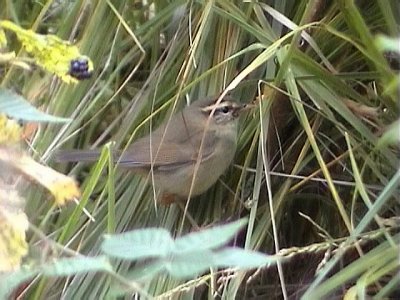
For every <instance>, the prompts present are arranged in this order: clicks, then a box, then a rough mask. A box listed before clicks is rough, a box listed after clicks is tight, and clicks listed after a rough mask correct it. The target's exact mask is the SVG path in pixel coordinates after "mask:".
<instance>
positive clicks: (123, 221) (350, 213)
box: [0, 0, 400, 299]
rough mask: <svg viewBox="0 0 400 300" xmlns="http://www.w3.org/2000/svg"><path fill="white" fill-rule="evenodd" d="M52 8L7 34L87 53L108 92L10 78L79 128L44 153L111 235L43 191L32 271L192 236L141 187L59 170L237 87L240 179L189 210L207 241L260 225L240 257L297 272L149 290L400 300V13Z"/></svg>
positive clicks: (30, 4) (83, 284) (257, 4)
mask: <svg viewBox="0 0 400 300" xmlns="http://www.w3.org/2000/svg"><path fill="white" fill-rule="evenodd" d="M43 2H44V1H43ZM43 2H39V1H7V0H2V1H1V2H0V3H1V7H2V9H1V10H0V18H1V19H8V20H12V21H14V22H15V23H17V24H19V25H20V26H21V27H23V28H32V29H33V30H35V31H37V32H40V33H44V34H45V33H49V32H51V33H55V34H57V36H59V37H61V38H63V39H65V40H70V41H73V42H74V43H76V44H77V45H78V46H79V48H80V51H81V52H82V53H83V54H85V55H87V56H88V57H90V58H91V59H92V61H93V63H94V73H93V76H92V77H91V78H90V79H88V80H83V81H81V82H79V83H78V84H76V85H67V84H64V83H61V82H60V81H59V80H58V79H56V78H54V76H52V74H49V73H45V72H43V71H41V70H39V69H35V70H31V71H21V69H18V68H16V67H12V68H4V69H3V70H2V73H1V74H0V76H1V77H0V80H1V84H2V86H3V87H5V88H8V89H12V90H16V91H18V92H20V93H22V94H23V95H24V96H25V97H26V98H27V99H29V100H30V101H31V102H32V103H33V104H34V105H35V106H36V107H39V108H41V109H42V110H45V111H47V112H49V113H51V114H53V115H56V116H62V117H71V118H73V121H72V122H70V123H68V124H66V125H54V124H48V125H41V126H40V127H39V129H38V131H37V132H36V135H35V136H34V138H33V139H31V140H30V141H29V143H30V147H31V149H32V155H33V156H34V157H35V158H37V159H38V160H39V159H40V160H42V161H45V162H47V163H49V164H50V165H51V166H52V167H54V168H56V169H58V170H60V171H62V172H64V173H69V174H71V175H73V176H75V178H77V180H78V181H79V182H80V184H81V188H82V190H83V191H84V193H83V198H82V200H81V201H83V202H81V203H82V204H83V205H84V206H85V208H86V209H87V211H89V212H90V214H91V215H92V216H93V217H94V218H95V220H96V221H95V222H92V221H91V220H90V219H89V217H88V216H87V215H85V214H84V213H83V211H82V209H81V208H80V207H77V206H74V205H69V206H68V207H67V208H63V209H61V210H60V209H58V208H56V207H55V206H53V205H52V204H51V203H50V202H48V201H45V198H46V197H45V194H44V193H43V191H41V190H39V191H38V190H32V189H30V190H29V195H27V203H26V214H27V215H28V216H29V221H30V223H31V224H33V225H34V226H35V228H36V230H35V231H34V232H30V234H29V236H28V237H29V245H30V247H31V253H30V257H31V259H33V260H35V259H36V260H43V261H45V262H46V261H51V259H52V258H53V257H58V256H60V255H62V254H63V253H59V252H57V251H53V252H52V251H50V250H46V249H47V248H46V243H47V240H46V239H44V237H43V236H46V237H47V238H48V239H50V240H51V241H52V242H56V243H57V244H59V245H63V246H65V247H67V248H68V249H72V250H74V251H77V252H79V253H81V254H83V255H95V254H97V253H98V252H99V245H100V242H101V239H100V237H101V235H102V234H105V233H120V232H124V231H127V230H131V229H138V228H148V227H162V228H165V229H167V230H168V231H169V232H171V234H172V235H173V236H181V235H182V234H184V233H187V232H190V231H191V230H193V228H192V227H193V224H191V222H189V221H188V219H187V217H185V215H184V211H183V210H182V209H181V208H180V207H179V206H178V205H171V206H167V207H165V206H159V205H156V203H155V201H154V195H153V190H152V188H151V185H148V184H146V182H145V180H143V179H142V178H140V177H138V176H136V175H134V174H130V173H126V172H122V171H120V170H119V169H117V170H115V172H113V171H110V170H108V171H107V170H104V171H101V170H99V169H98V168H96V166H95V165H90V164H89V165H88V164H73V165H72V164H69V165H67V164H63V165H60V164H57V163H56V162H54V161H53V160H52V155H53V154H54V152H55V151H56V150H58V149H71V148H78V149H84V148H89V147H100V146H102V145H104V144H106V143H107V142H109V141H114V142H115V144H114V145H113V146H112V147H113V148H120V149H121V148H124V147H125V146H127V145H129V144H130V143H131V141H133V140H135V139H137V138H138V137H141V136H143V135H146V134H148V133H149V131H150V129H151V128H154V127H155V126H157V125H158V124H160V123H161V122H162V121H163V120H166V119H167V118H169V116H170V113H171V112H173V111H175V110H177V109H180V108H182V107H183V106H184V105H186V103H187V102H192V101H195V100H196V99H200V98H203V97H206V96H208V95H218V94H220V93H221V92H222V91H224V90H225V89H228V90H229V92H230V94H231V95H232V96H233V97H234V98H236V99H239V100H240V101H241V102H242V103H246V102H253V101H254V103H256V104H257V105H258V107H257V108H256V109H255V110H253V112H252V113H250V114H248V115H246V116H244V117H243V118H242V119H241V120H240V121H241V122H240V129H239V135H240V140H239V144H238V151H237V153H236V156H235V160H234V162H235V164H234V165H232V167H230V168H229V170H228V171H227V172H226V173H225V174H224V176H222V177H221V179H220V181H219V182H217V184H215V186H213V187H212V188H211V189H210V190H209V191H207V192H206V193H205V194H203V195H201V196H198V197H195V198H194V199H191V202H190V204H189V205H188V213H189V214H190V216H191V217H192V218H193V220H194V221H195V222H196V223H197V225H198V226H199V227H205V226H209V225H216V224H224V223H226V222H228V221H233V220H237V219H239V218H240V217H248V219H249V222H248V226H247V230H246V231H243V232H241V233H240V234H239V236H238V238H237V244H238V245H239V246H241V247H246V248H249V249H255V250H258V251H261V252H264V253H269V254H275V253H279V254H280V255H282V256H284V257H286V258H287V259H286V260H284V261H283V262H282V264H278V266H277V267H275V266H274V267H269V268H263V269H261V270H259V272H257V273H254V272H248V273H245V272H233V271H231V273H224V275H230V276H226V278H225V280H221V279H220V274H214V275H215V276H213V277H211V278H210V277H207V276H204V277H203V278H202V279H200V280H197V281H191V282H184V281H181V280H176V279H173V278H171V277H169V276H161V275H160V276H157V277H155V278H154V279H153V280H151V281H148V282H146V284H144V285H143V286H142V289H143V290H145V291H146V292H147V293H148V294H150V295H161V294H164V295H180V294H182V295H186V296H187V297H189V298H195V297H200V298H205V297H207V295H208V297H209V298H213V297H215V296H216V295H219V296H220V297H222V298H224V299H234V298H235V297H237V299H244V298H246V299H252V298H254V299H256V298H257V297H256V296H264V297H267V298H268V299H273V298H276V299H280V298H282V297H285V298H286V297H287V298H290V299H295V298H299V297H301V296H302V295H303V297H304V298H305V299H311V298H313V299H321V298H323V297H325V296H327V295H334V294H336V295H344V294H346V293H347V295H354V294H355V293H358V294H359V296H360V297H361V295H363V293H368V294H371V295H376V297H377V299H378V298H381V297H387V296H389V295H394V294H395V293H396V292H397V295H398V296H399V290H398V286H399V285H400V282H399V271H400V270H399V259H398V251H399V246H398V245H399V238H400V236H399V219H398V216H399V211H400V205H399V203H400V202H399V182H400V173H399V172H400V171H399V161H398V159H399V148H398V128H399V121H398V118H399V102H398V100H399V94H398V89H399V73H398V70H399V63H400V50H399V49H398V42H399V12H400V5H399V3H398V2H397V1H390V0H380V1H362V0H360V1H347V0H337V1H329V0H325V1H324V0H314V1H305V0H304V1H292V0H287V1H253V2H243V1H228V0H215V1H183V0H175V1H173V0H170V1H126V0H118V1H111V0H109V1H68V0H65V1H47V2H45V3H43ZM53 2H54V3H53ZM387 38H393V40H390V39H387ZM396 39H397V40H396ZM396 44H397V49H396V46H395V45H396ZM393 45H394V46H393ZM13 46H14V47H19V44H18V42H17V41H15V45H13ZM17 49H18V48H17ZM20 55H23V52H21V53H20ZM396 122H397V123H396ZM105 165H106V164H105ZM105 169H107V167H105ZM38 232H40V233H42V235H41V234H38ZM32 249H36V250H32ZM38 249H39V250H38ZM43 249H44V250H43ZM130 267H131V264H130V263H128V262H120V263H118V266H117V272H118V274H119V275H120V276H121V277H124V276H126V278H129V275H132V274H131V271H130ZM317 270H318V271H317ZM396 274H397V276H396ZM249 276H251V277H250V278H249ZM396 289H397V291H396ZM22 290H23V293H24V295H29V298H30V297H32V299H33V298H37V299H44V298H46V299H52V298H60V297H61V296H63V297H64V296H65V297H68V298H74V299H84V298H88V297H93V298H100V299H101V298H104V297H110V296H111V295H115V294H113V293H116V291H115V280H112V279H110V276H109V275H106V274H102V273H88V274H86V273H84V274H83V275H79V276H75V277H68V278H66V277H61V278H59V277H51V278H43V277H39V278H37V279H35V280H34V281H33V282H31V283H30V284H29V285H28V286H27V287H26V289H22ZM119 292H121V291H119ZM130 292H131V293H133V292H134V291H130ZM260 299H261V298H260Z"/></svg>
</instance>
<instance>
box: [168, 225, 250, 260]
mask: <svg viewBox="0 0 400 300" xmlns="http://www.w3.org/2000/svg"><path fill="white" fill-rule="evenodd" d="M246 223H247V220H246V219H240V220H238V221H236V222H232V223H229V224H227V225H222V226H216V227H213V228H211V229H205V230H202V231H199V232H193V233H190V234H187V235H185V236H183V237H180V238H177V239H176V240H175V248H174V252H175V253H182V252H191V251H199V250H206V249H215V248H218V247H221V246H223V245H225V244H226V243H228V242H229V241H230V240H231V239H232V238H233V237H234V236H235V234H236V233H237V232H238V231H239V230H240V228H242V227H243V226H244V225H246Z"/></svg>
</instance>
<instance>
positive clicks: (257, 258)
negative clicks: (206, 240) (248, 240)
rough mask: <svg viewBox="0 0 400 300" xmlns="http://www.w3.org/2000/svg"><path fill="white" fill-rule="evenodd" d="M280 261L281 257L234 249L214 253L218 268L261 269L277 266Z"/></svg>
mask: <svg viewBox="0 0 400 300" xmlns="http://www.w3.org/2000/svg"><path fill="white" fill-rule="evenodd" d="M280 259H281V257H278V256H273V255H265V254H263V253H261V252H256V251H250V250H245V249H241V248H233V247H232V248H226V249H222V250H221V251H218V252H216V253H214V260H215V262H216V264H217V265H218V267H231V268H235V267H236V268H240V269H251V268H259V267H262V266H265V265H267V264H275V263H276V262H277V261H278V260H280Z"/></svg>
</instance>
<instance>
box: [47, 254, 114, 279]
mask: <svg viewBox="0 0 400 300" xmlns="http://www.w3.org/2000/svg"><path fill="white" fill-rule="evenodd" d="M40 270H41V273H42V274H43V275H46V276H70V275H75V274H77V273H86V272H99V271H112V267H111V265H110V263H109V261H108V260H107V258H106V257H104V256H97V257H83V256H78V257H70V258H60V259H57V260H55V261H54V262H51V263H49V264H47V265H44V266H43V267H42V268H41V269H40Z"/></svg>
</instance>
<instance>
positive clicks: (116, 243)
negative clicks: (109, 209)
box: [101, 228, 173, 260]
mask: <svg viewBox="0 0 400 300" xmlns="http://www.w3.org/2000/svg"><path fill="white" fill-rule="evenodd" d="M172 247H173V240H172V238H171V235H170V233H169V232H168V231H167V230H165V229H162V228H146V229H138V230H134V231H130V232H125V233H121V234H116V235H106V236H105V239H104V241H103V243H102V244H101V250H102V251H103V252H104V253H105V254H107V255H109V256H112V257H118V258H122V259H130V260H136V259H141V258H149V257H159V256H161V257H162V256H165V255H167V254H168V253H169V252H170V250H171V249H172Z"/></svg>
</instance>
